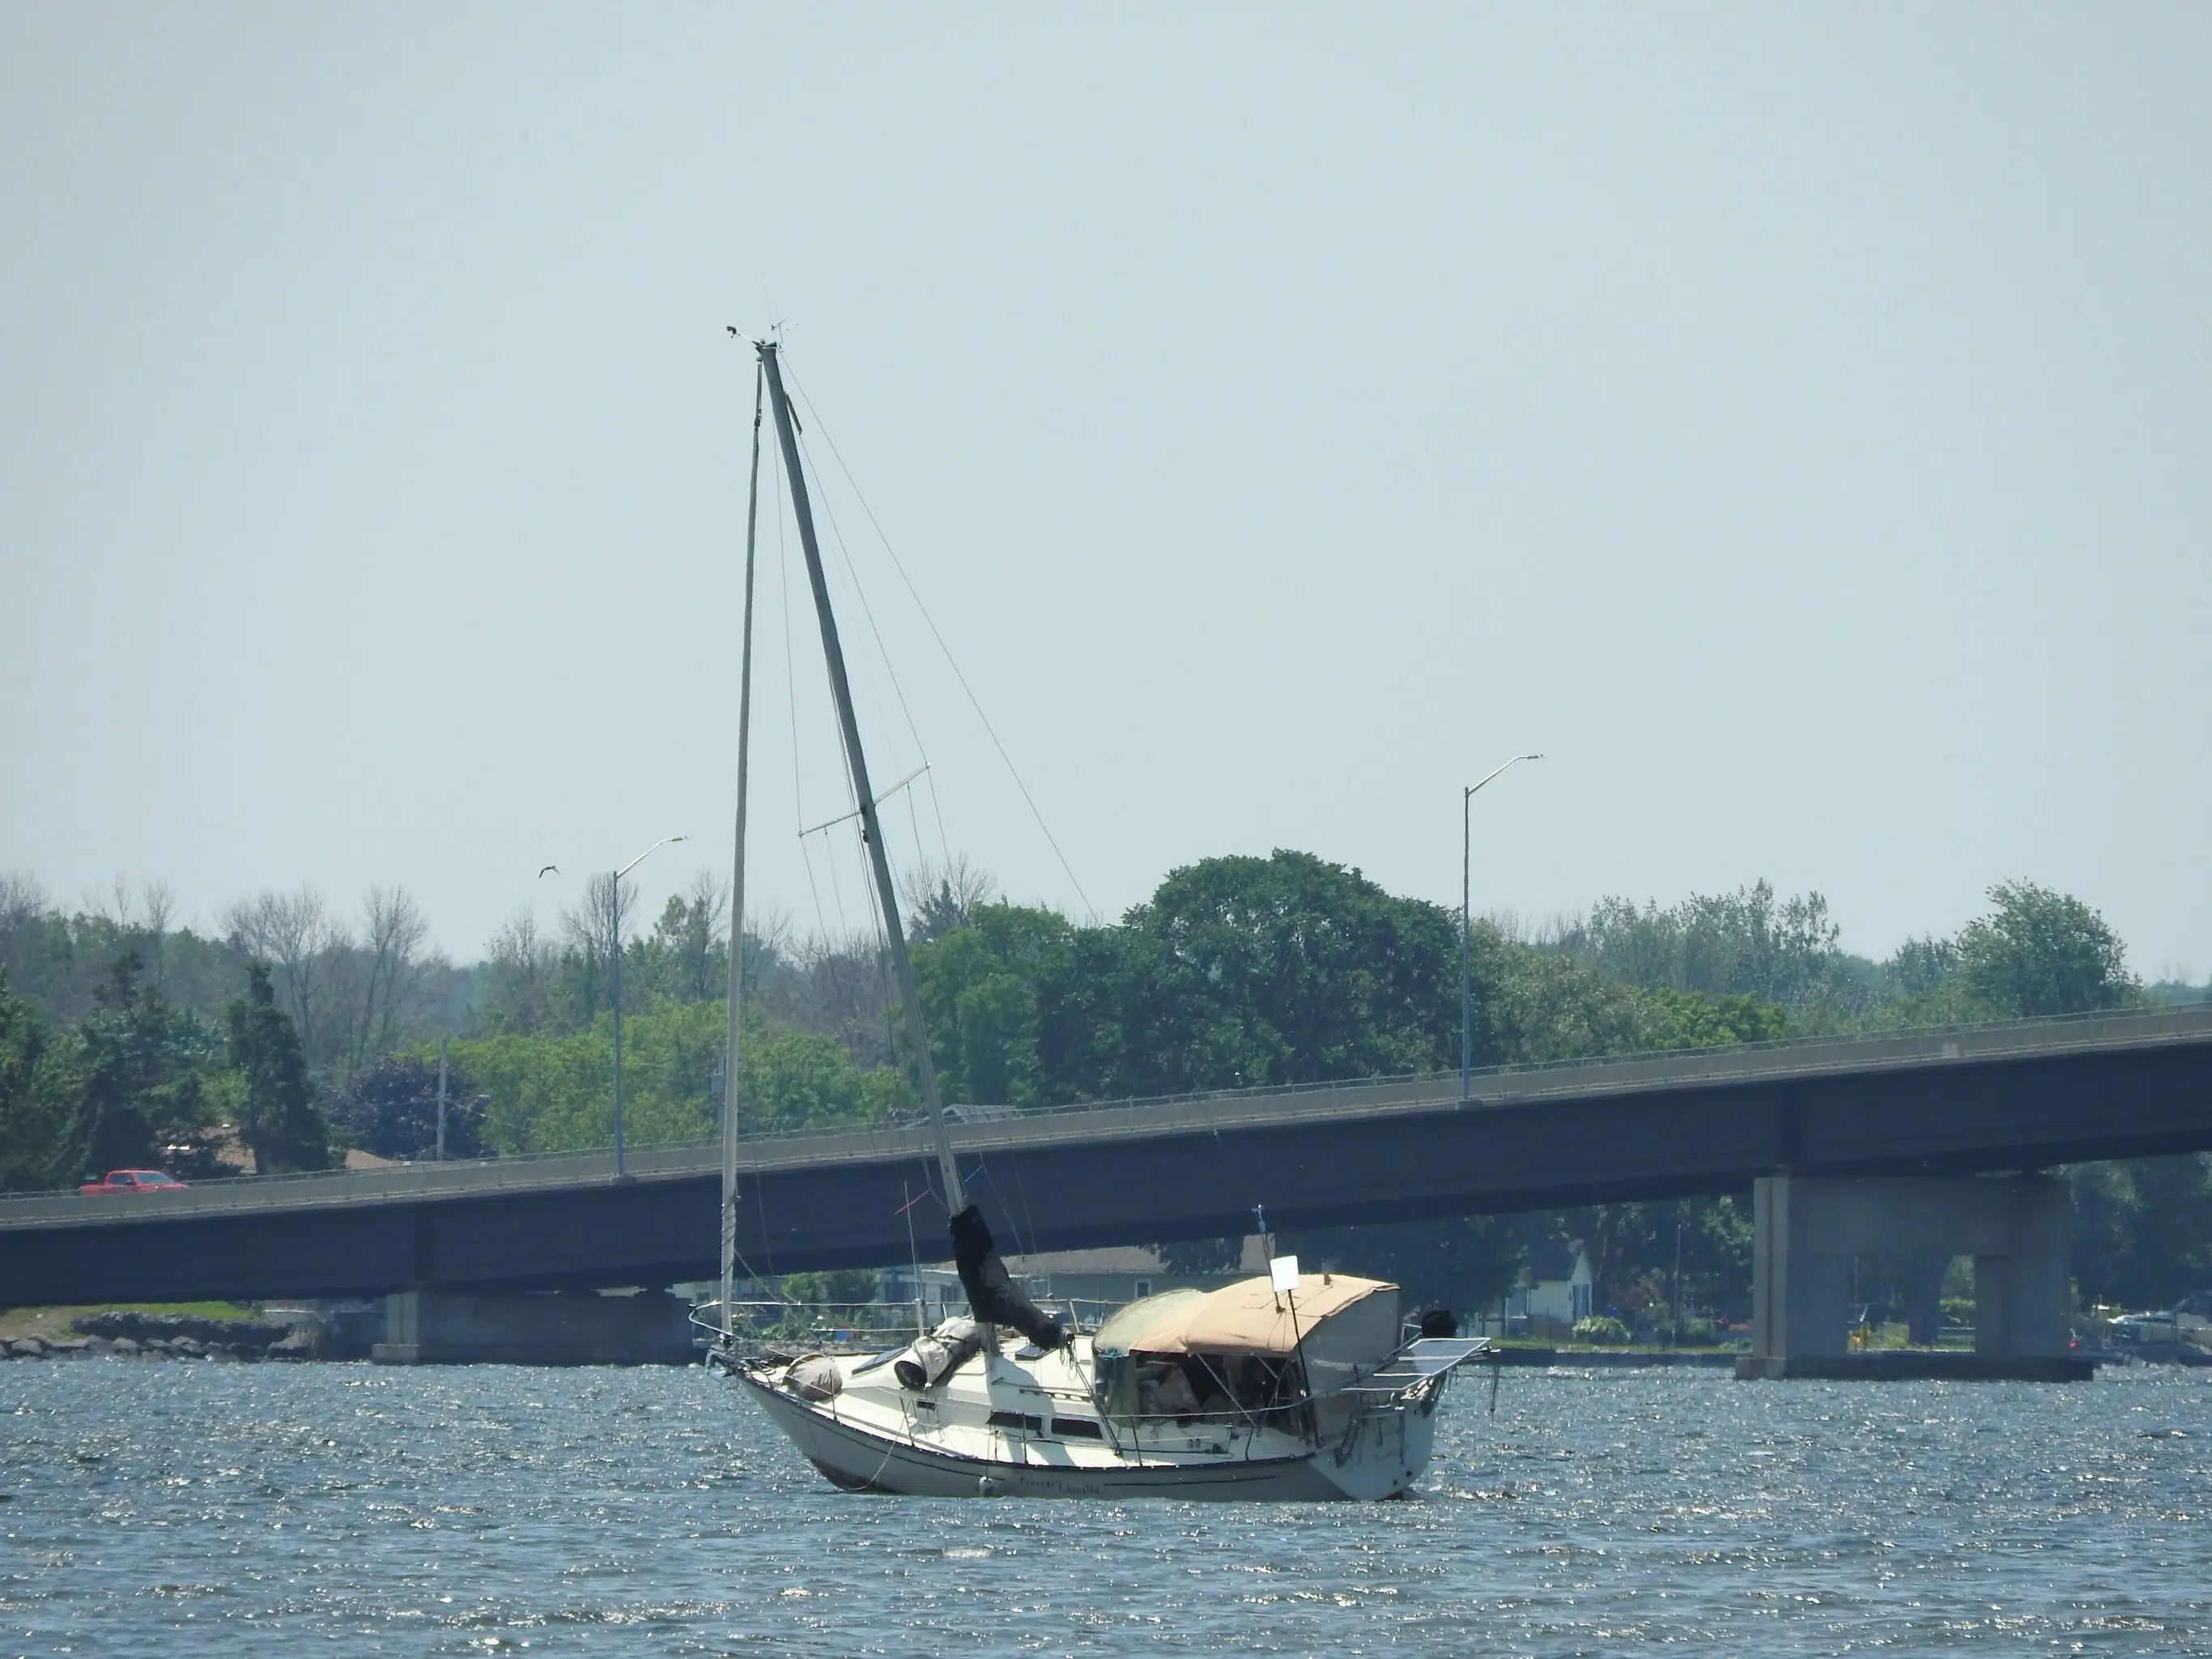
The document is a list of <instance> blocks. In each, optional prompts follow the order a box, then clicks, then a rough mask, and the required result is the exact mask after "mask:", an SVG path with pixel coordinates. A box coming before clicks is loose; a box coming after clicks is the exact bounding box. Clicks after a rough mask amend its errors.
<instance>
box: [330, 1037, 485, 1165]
mask: <svg viewBox="0 0 2212 1659" xmlns="http://www.w3.org/2000/svg"><path fill="white" fill-rule="evenodd" d="M325 1115H326V1116H327V1117H328V1118H329V1119H330V1121H331V1127H333V1128H334V1129H336V1130H337V1131H338V1133H340V1134H342V1135H343V1136H344V1137H345V1138H346V1139H348V1140H349V1141H350V1142H351V1143H352V1144H353V1145H355V1146H360V1147H362V1148H363V1149H364V1150H366V1151H368V1152H374V1153H375V1154H376V1155H377V1157H379V1158H420V1157H422V1156H424V1155H425V1154H426V1153H428V1152H430V1151H432V1150H433V1149H435V1147H436V1146H437V1145H438V1062H437V1061H436V1060H435V1059H433V1058H431V1057H430V1056H429V1055H428V1054H386V1056H385V1057H384V1058H383V1059H382V1060H372V1061H371V1062H370V1063H369V1064H368V1065H367V1066H362V1068H361V1070H359V1071H357V1072H356V1073H354V1074H353V1075H352V1076H351V1077H349V1078H348V1079H346V1081H345V1085H344V1086H343V1088H341V1089H340V1090H339V1091H337V1093H336V1094H335V1095H333V1096H331V1100H330V1105H329V1108H328V1109H327V1111H326V1113H325ZM489 1150H490V1149H489V1147H488V1146H485V1145H484V1142H483V1108H482V1107H481V1106H479V1105H478V1104H477V1089H476V1085H475V1084H474V1083H473V1082H471V1080H470V1078H469V1074H468V1073H466V1072H465V1071H463V1070H462V1069H461V1068H460V1067H459V1066H447V1077H446V1156H447V1157H448V1158H482V1157H483V1155H484V1154H485V1153H486V1152H489Z"/></svg>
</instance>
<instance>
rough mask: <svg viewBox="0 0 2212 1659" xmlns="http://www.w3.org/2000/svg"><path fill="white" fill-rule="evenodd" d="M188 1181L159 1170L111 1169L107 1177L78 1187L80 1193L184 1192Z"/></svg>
mask: <svg viewBox="0 0 2212 1659" xmlns="http://www.w3.org/2000/svg"><path fill="white" fill-rule="evenodd" d="M187 1184H188V1183H187V1182H182V1181H179V1180H178V1179H177V1178H176V1176H170V1175H163V1174H162V1173H161V1171H160V1170H109V1171H108V1172H107V1175H106V1178H105V1179H103V1180H100V1181H88V1182H85V1183H84V1185H82V1187H80V1188H77V1191H79V1192H80V1193H175V1192H182V1191H183V1190H184V1189H185V1186H186V1185H187Z"/></svg>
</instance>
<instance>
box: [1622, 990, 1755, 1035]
mask: <svg viewBox="0 0 2212 1659" xmlns="http://www.w3.org/2000/svg"><path fill="white" fill-rule="evenodd" d="M1637 1000H1638V1002H1640V1003H1641V1004H1642V1005H1643V1007H1644V1039H1645V1041H1646V1042H1648V1043H1649V1044H1650V1046H1651V1047H1653V1048H1729V1047H1732V1046H1734V1045H1735V1044H1738V1043H1745V1042H1779V1041H1780V1040H1781V1039H1782V1038H1783V1037H1784V1036H1788V1035H1789V1027H1790V1019H1789V1016H1788V1015H1787V1014H1785V1013H1784V1012H1783V1010H1782V1007H1781V1005H1780V1004H1778V1003H1772V1002H1766V1001H1763V1000H1760V999H1759V998H1758V997H1754V996H1729V995H1721V996H1707V995H1701V994H1699V993H1697V992H1695V991H1674V990H1669V989H1668V988H1667V987H1664V986H1659V987H1653V988H1651V989H1650V990H1646V991H1640V992H1638V994H1637Z"/></svg>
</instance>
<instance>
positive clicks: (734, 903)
mask: <svg viewBox="0 0 2212 1659" xmlns="http://www.w3.org/2000/svg"><path fill="white" fill-rule="evenodd" d="M761 385H762V377H761V374H760V373H759V371H758V370H757V369H756V370H755V371H754V374H753V476H752V485H751V488H750V490H749V492H748V493H747V495H746V498H745V627H744V647H743V650H742V653H741V659H740V660H741V662H742V666H741V667H740V668H739V669H738V834H737V850H736V852H735V853H733V854H732V855H731V860H732V867H731V873H730V1030H729V1036H728V1038H727V1040H726V1044H725V1054H724V1057H723V1060H722V1332H723V1334H725V1335H727V1334H729V1333H730V1332H731V1331H732V1330H733V1329H735V1328H736V1327H735V1323H734V1316H733V1315H732V1310H731V1307H730V1304H731V1302H732V1299H733V1297H735V1295H736V1288H737V1267H738V1041H739V1032H740V1025H739V1021H738V1015H739V1013H740V1012H741V1010H742V1008H743V1006H744V963H745V783H746V780H747V778H748V777H749V776H750V771H749V763H750V754H749V750H750V745H751V742H752V717H753V550H754V547H755V546H756V544H757V532H758V530H759V528H760V452H761Z"/></svg>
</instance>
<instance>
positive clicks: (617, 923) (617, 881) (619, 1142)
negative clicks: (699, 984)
mask: <svg viewBox="0 0 2212 1659" xmlns="http://www.w3.org/2000/svg"><path fill="white" fill-rule="evenodd" d="M690 839H691V838H690V836H662V837H661V838H660V839H659V841H657V842H653V845H652V846H650V847H648V848H646V849H645V851H643V852H642V853H640V854H638V855H637V856H636V857H635V858H634V859H632V860H630V861H629V863H628V864H625V865H624V866H623V867H622V868H621V869H619V870H617V871H616V872H615V873H614V879H613V880H612V881H611V882H610V883H608V887H609V892H608V895H607V908H608V909H609V910H610V911H611V913H612V915H613V924H614V925H613V926H612V927H611V928H610V929H609V930H608V931H609V934H610V936H611V946H612V962H611V966H610V977H611V979H612V980H613V981H614V984H613V991H614V1005H615V1179H616V1180H617V1181H623V1180H626V1179H627V1178H628V1176H629V1170H626V1169H625V1168H624V1167H623V1098H622V956H623V937H622V884H623V877H624V876H626V875H628V874H629V872H631V871H633V870H635V869H636V868H637V866H639V865H641V864H642V863H644V862H645V861H646V860H647V859H649V858H651V857H652V856H653V854H655V853H658V852H659V850H660V849H661V848H664V847H666V846H669V845H670V844H671V843H672V842H679V841H689V840H690Z"/></svg>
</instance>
